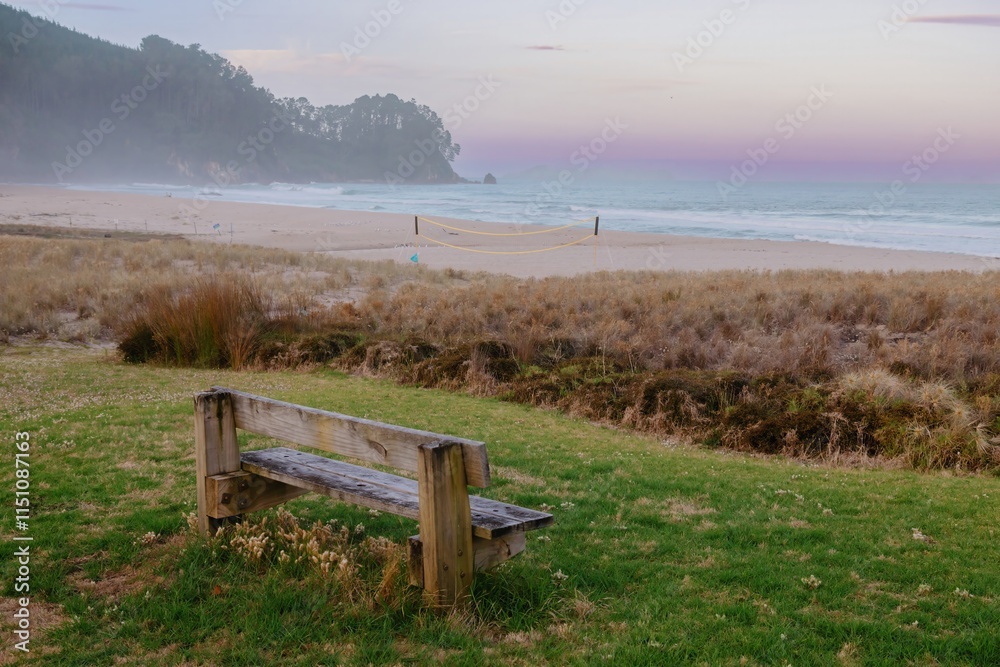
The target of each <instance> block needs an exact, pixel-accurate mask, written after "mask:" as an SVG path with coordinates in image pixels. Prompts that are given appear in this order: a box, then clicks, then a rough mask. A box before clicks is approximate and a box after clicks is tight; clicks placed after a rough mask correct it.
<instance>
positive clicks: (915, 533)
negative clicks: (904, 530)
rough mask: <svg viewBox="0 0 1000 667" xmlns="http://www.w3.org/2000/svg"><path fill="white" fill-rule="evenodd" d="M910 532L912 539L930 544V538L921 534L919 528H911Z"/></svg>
mask: <svg viewBox="0 0 1000 667" xmlns="http://www.w3.org/2000/svg"><path fill="white" fill-rule="evenodd" d="M911 530H912V531H913V539H915V540H917V541H918V542H931V541H933V540H931V538H930V536H929V535H924V534H923V532H921V530H920V529H919V528H912V529H911Z"/></svg>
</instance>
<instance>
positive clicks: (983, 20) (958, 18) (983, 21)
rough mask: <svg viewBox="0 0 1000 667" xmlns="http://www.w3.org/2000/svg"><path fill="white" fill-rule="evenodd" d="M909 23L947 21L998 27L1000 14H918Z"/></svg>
mask: <svg viewBox="0 0 1000 667" xmlns="http://www.w3.org/2000/svg"><path fill="white" fill-rule="evenodd" d="M909 22H910V23H949V24H952V25H978V26H985V27H989V28H1000V14H951V15H945V16H918V17H916V18H912V19H910V21H909Z"/></svg>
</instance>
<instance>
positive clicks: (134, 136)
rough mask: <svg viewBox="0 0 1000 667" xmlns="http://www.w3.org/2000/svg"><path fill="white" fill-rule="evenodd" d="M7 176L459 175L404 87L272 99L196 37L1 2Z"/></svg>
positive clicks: (453, 152)
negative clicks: (100, 27) (99, 34)
mask: <svg viewBox="0 0 1000 667" xmlns="http://www.w3.org/2000/svg"><path fill="white" fill-rule="evenodd" d="M0 40H2V41H0V178H3V179H8V180H30V181H51V180H62V181H97V180H117V181H135V180H138V179H160V180H168V181H173V182H178V181H179V182H195V183H203V182H205V181H206V179H215V180H217V181H225V182H231V181H234V180H235V181H237V182H244V183H245V182H271V181H288V182H309V181H320V182H322V181H343V180H375V181H385V180H392V181H395V182H398V181H399V180H405V181H409V182H454V181H456V180H459V179H458V177H457V176H456V175H455V172H454V171H453V170H452V168H451V162H452V161H453V160H454V159H455V157H456V156H457V155H458V153H459V151H460V150H461V149H460V147H459V146H458V144H455V143H453V141H452V137H451V135H450V133H449V132H447V131H446V130H445V129H444V127H443V123H442V120H441V118H440V117H439V116H438V115H437V114H436V113H435V112H434V111H433V110H431V109H429V108H428V107H426V106H422V105H419V104H417V103H416V102H415V101H413V100H411V101H403V100H401V99H400V98H398V97H396V96H395V95H386V96H374V97H370V96H365V97H361V98H359V99H358V100H356V101H355V102H354V103H352V104H349V105H345V106H334V105H329V106H324V107H316V106H313V105H312V104H311V103H310V102H309V100H307V99H305V98H301V97H300V98H298V99H293V98H287V99H276V98H275V97H274V96H273V95H272V94H271V93H270V91H268V90H266V89H264V88H261V87H258V86H255V85H254V80H253V77H252V76H251V75H250V74H249V73H248V72H247V71H246V70H245V69H244V68H242V67H237V66H234V65H233V64H232V63H230V62H229V61H228V60H226V59H225V58H223V57H221V56H219V55H216V54H212V53H207V52H206V51H204V50H203V49H202V48H201V47H200V46H199V45H198V44H193V45H191V46H182V45H180V44H175V43H173V42H171V41H170V40H167V39H164V38H162V37H158V36H155V35H153V36H149V37H146V38H145V39H143V40H142V43H141V44H140V46H139V48H129V47H125V46H119V45H116V44H112V43H110V42H107V41H104V40H100V39H96V38H93V37H89V36H87V35H83V34H81V33H78V32H76V31H74V30H70V29H67V28H64V27H62V26H59V25H57V24H55V23H52V22H50V21H46V20H44V19H41V18H38V17H32V16H31V15H30V14H28V13H27V12H23V11H20V10H16V9H14V8H12V7H9V6H7V5H3V4H0Z"/></svg>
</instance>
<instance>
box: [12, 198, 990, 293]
mask: <svg viewBox="0 0 1000 667" xmlns="http://www.w3.org/2000/svg"><path fill="white" fill-rule="evenodd" d="M185 204H187V205H188V206H190V204H191V202H190V200H184V199H180V198H171V197H166V196H164V197H155V196H147V195H133V194H118V193H104V192H79V191H71V190H65V189H61V188H46V187H36V186H20V185H0V224H34V225H47V226H60V227H65V226H70V225H72V226H74V227H83V228H90V229H105V230H115V229H116V228H117V229H118V230H120V231H136V232H142V231H147V230H148V231H149V232H150V233H171V234H183V235H185V236H187V237H189V238H192V239H199V240H206V241H214V242H218V243H229V242H231V241H232V242H235V243H246V244H252V245H261V246H270V247H277V248H285V249H288V250H298V251H307V252H326V253H330V254H331V255H336V256H343V257H350V258H356V259H391V260H395V261H399V262H409V261H410V257H411V256H412V255H413V254H414V252H415V250H414V247H413V246H414V242H415V241H416V240H417V239H415V237H414V224H413V215H402V214H396V213H371V212H352V211H334V210H329V209H320V208H300V207H291V206H270V205H264V204H235V203H229V202H222V201H212V202H210V203H209V204H208V206H207V207H206V208H204V210H202V211H201V213H199V214H198V215H197V216H196V217H195V218H193V219H192V221H191V222H187V221H185V219H184V217H185V216H184V214H183V209H182V206H183V205H185ZM415 213H419V212H415ZM433 219H434V220H435V221H437V222H441V223H445V224H449V225H452V226H454V227H459V228H463V229H473V230H477V231H489V232H492V233H512V232H519V231H532V230H536V229H537V228H536V227H528V226H525V227H522V228H520V229H518V228H517V227H515V226H514V225H508V224H487V223H478V222H467V221H460V220H449V219H447V218H433ZM216 224H217V225H219V229H218V230H216V229H214V228H213V226H214V225H216ZM195 227H197V230H196V229H195ZM196 231H197V233H196ZM588 231H589V228H588V226H586V225H584V226H581V227H579V228H575V229H570V230H564V231H560V232H554V233H552V234H540V235H537V234H536V235H529V236H517V237H495V236H478V235H472V234H468V233H456V232H451V231H449V230H446V229H443V228H440V227H434V226H433V225H430V224H428V223H421V232H422V233H423V234H425V235H426V236H428V237H431V238H433V239H436V240H438V241H442V242H444V243H449V244H451V245H456V246H461V247H463V248H466V249H475V250H481V251H487V252H490V253H509V252H518V253H525V254H484V253H475V252H469V251H468V250H465V251H463V250H456V249H452V248H448V247H444V246H440V245H436V244H435V243H434V242H432V241H428V240H426V239H419V242H420V244H421V246H422V247H420V249H419V257H420V263H421V264H424V265H427V266H430V267H432V268H447V267H451V268H455V269H465V270H473V271H477V270H479V271H490V272H496V273H508V274H512V275H515V276H535V277H543V276H551V275H574V274H578V273H582V272H587V271H595V270H597V271H603V270H619V269H623V270H642V269H652V270H672V269H673V270H683V271H691V270H699V271H707V270H722V269H752V270H761V269H771V270H779V269H834V270H844V271H909V270H920V271H945V270H960V271H984V270H1000V260H997V259H990V258H978V257H971V256H967V255H957V254H950V253H930V252H911V251H902V250H878V249H873V248H858V247H851V246H838V245H832V244H825V243H813V242H780V241H745V240H729V239H711V238H700V237H690V236H670V235H665V234H639V233H632V232H618V231H607V230H602V231H601V233H600V236H599V237H598V239H597V241H598V246H597V251H596V253H595V248H594V239H593V238H588V239H587V240H586V241H584V242H583V243H581V244H580V245H575V246H571V247H567V248H563V249H560V250H555V251H550V252H540V253H538V252H530V253H529V252H528V251H533V250H538V249H541V248H546V247H549V246H555V245H560V244H564V243H570V242H572V241H575V240H579V239H582V238H583V237H585V236H587V234H588ZM595 255H596V259H595Z"/></svg>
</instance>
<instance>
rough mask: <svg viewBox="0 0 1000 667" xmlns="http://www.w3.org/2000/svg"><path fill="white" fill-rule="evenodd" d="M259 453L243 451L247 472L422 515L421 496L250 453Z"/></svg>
mask: <svg viewBox="0 0 1000 667" xmlns="http://www.w3.org/2000/svg"><path fill="white" fill-rule="evenodd" d="M265 451H273V450H265ZM257 453H258V452H247V453H245V454H243V469H244V470H246V471H247V472H252V473H253V474H255V475H259V476H261V477H266V478H268V479H273V480H277V481H279V482H284V483H285V484H290V485H292V486H298V487H301V488H303V489H308V490H309V491H313V492H315V493H321V494H323V495H326V496H330V497H331V498H334V499H336V500H340V501H343V502H347V503H353V504H355V505H361V506H362V507H370V508H372V509H377V510H379V511H380V512H388V513H389V514H396V515H399V516H404V517H407V518H410V519H419V518H420V501H419V497H418V496H415V495H413V494H411V493H404V492H400V491H397V490H395V489H392V488H388V487H385V486H379V485H376V484H369V483H367V482H362V481H359V480H357V479H353V478H351V477H345V476H343V475H338V474H335V473H330V472H329V471H328V470H323V469H319V468H315V467H310V466H305V465H300V464H297V463H294V462H292V461H289V460H281V459H277V458H271V459H265V460H263V461H262V462H257V461H256V460H255V458H254V457H252V456H249V455H251V454H257ZM317 458H319V457H317Z"/></svg>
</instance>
